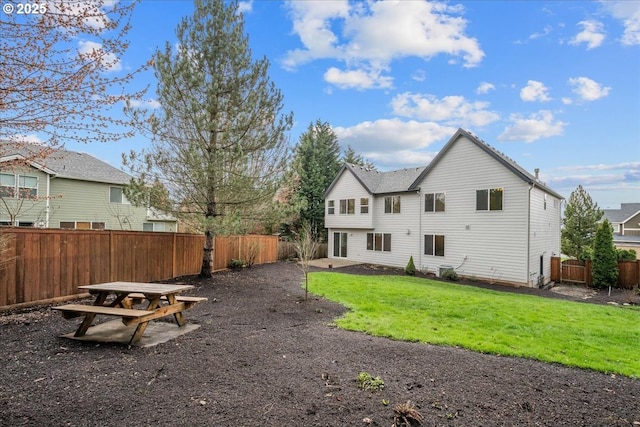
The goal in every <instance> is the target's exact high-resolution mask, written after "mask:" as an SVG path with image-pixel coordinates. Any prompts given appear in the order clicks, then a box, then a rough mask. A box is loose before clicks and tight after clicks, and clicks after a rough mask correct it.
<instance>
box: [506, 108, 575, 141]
mask: <svg viewBox="0 0 640 427" xmlns="http://www.w3.org/2000/svg"><path fill="white" fill-rule="evenodd" d="M509 120H510V121H511V123H512V125H511V126H507V128H506V129H505V130H504V132H502V133H501V134H500V135H499V136H498V141H524V142H533V141H536V140H538V139H540V138H548V137H551V136H558V135H562V134H563V133H564V127H565V126H566V123H564V122H561V121H560V120H555V119H554V117H553V114H552V113H551V111H547V110H541V111H538V112H537V113H533V114H530V115H529V117H523V116H522V115H520V114H512V115H511V117H510V118H509Z"/></svg>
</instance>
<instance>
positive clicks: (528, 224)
mask: <svg viewBox="0 0 640 427" xmlns="http://www.w3.org/2000/svg"><path fill="white" fill-rule="evenodd" d="M529 184H530V185H531V187H529V197H528V199H527V287H529V282H530V275H531V190H533V189H534V188H535V186H536V183H535V182H530V183H529Z"/></svg>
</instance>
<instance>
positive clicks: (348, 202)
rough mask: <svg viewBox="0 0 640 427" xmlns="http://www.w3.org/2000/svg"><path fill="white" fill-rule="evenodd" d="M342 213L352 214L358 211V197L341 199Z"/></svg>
mask: <svg viewBox="0 0 640 427" xmlns="http://www.w3.org/2000/svg"><path fill="white" fill-rule="evenodd" d="M340 213H341V214H348V215H352V214H355V213H356V199H342V200H340Z"/></svg>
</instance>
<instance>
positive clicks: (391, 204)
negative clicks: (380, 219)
mask: <svg viewBox="0 0 640 427" xmlns="http://www.w3.org/2000/svg"><path fill="white" fill-rule="evenodd" d="M384 213H394V214H396V213H400V196H387V197H385V198H384Z"/></svg>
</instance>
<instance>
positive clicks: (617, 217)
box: [602, 203, 640, 223]
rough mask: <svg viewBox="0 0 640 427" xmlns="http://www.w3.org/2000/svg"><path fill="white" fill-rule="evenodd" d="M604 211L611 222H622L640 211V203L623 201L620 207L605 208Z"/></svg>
mask: <svg viewBox="0 0 640 427" xmlns="http://www.w3.org/2000/svg"><path fill="white" fill-rule="evenodd" d="M602 212H604V217H605V218H607V219H608V220H609V222H617V223H622V222H626V221H627V220H628V219H629V218H631V217H633V216H635V215H636V214H637V213H638V212H640V203H621V204H620V209H603V210H602Z"/></svg>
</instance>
